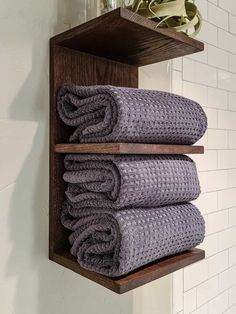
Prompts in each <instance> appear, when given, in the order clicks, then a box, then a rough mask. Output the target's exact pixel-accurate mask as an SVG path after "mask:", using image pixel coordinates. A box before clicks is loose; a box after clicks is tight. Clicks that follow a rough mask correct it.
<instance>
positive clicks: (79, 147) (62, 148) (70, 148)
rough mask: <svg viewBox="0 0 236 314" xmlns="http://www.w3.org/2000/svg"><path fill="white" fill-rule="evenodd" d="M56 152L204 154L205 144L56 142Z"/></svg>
mask: <svg viewBox="0 0 236 314" xmlns="http://www.w3.org/2000/svg"><path fill="white" fill-rule="evenodd" d="M54 151H55V152H56V153H62V154H159V155H166V154H170V155H172V154H173V155H176V154H203V153H204V147H203V146H191V145H165V144H137V143H102V144H56V145H55V146H54Z"/></svg>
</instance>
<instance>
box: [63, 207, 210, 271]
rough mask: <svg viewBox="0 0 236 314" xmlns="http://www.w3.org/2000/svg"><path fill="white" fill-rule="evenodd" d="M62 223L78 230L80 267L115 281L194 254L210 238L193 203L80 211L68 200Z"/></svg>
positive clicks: (74, 250) (75, 248)
mask: <svg viewBox="0 0 236 314" xmlns="http://www.w3.org/2000/svg"><path fill="white" fill-rule="evenodd" d="M71 213H72V214H73V216H74V217H72V216H71V215H70V214H71ZM62 223H63V225H64V226H65V227H66V228H68V229H70V230H72V231H73V233H72V234H71V235H70V237H69V241H70V244H71V246H72V247H71V254H72V255H74V256H77V259H78V262H79V264H80V265H81V266H82V267H84V268H86V269H89V270H92V271H96V272H98V273H101V274H104V275H107V276H111V277H115V276H120V275H124V274H127V273H129V272H130V271H132V270H134V269H136V268H138V267H140V266H143V265H145V264H147V263H150V262H152V261H155V260H158V259H160V258H162V257H165V256H169V255H172V254H176V253H179V252H182V251H185V250H189V249H191V248H193V247H195V246H197V245H199V244H200V243H201V242H202V241H203V239H204V234H205V223H204V219H203V217H202V216H201V214H200V212H199V211H198V209H197V208H196V207H195V206H194V205H192V204H181V205H171V206H166V207H159V208H149V209H144V208H136V209H124V210H121V211H114V210H106V209H84V210H77V211H76V212H75V210H74V209H72V207H71V205H70V204H69V202H65V203H64V208H63V211H62Z"/></svg>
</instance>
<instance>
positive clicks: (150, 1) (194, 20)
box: [127, 0, 202, 37]
mask: <svg viewBox="0 0 236 314" xmlns="http://www.w3.org/2000/svg"><path fill="white" fill-rule="evenodd" d="M131 1H132V3H131V4H130V5H128V6H127V8H128V9H130V10H132V11H134V12H136V13H138V14H140V15H142V16H144V17H146V18H148V19H152V20H154V21H156V22H157V27H158V26H159V27H169V28H173V29H175V30H176V31H177V32H184V33H186V34H187V35H188V36H191V37H194V36H196V35H197V34H198V33H199V31H200V29H201V25H202V17H201V14H200V12H199V10H198V8H197V6H196V4H195V0H131Z"/></svg>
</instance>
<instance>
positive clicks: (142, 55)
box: [52, 8, 204, 66]
mask: <svg viewBox="0 0 236 314" xmlns="http://www.w3.org/2000/svg"><path fill="white" fill-rule="evenodd" d="M52 43H53V44H57V45H60V46H64V47H68V48H72V49H75V50H79V51H84V52H87V53H90V54H92V55H96V56H101V57H105V58H108V59H111V60H115V61H120V62H123V63H127V64H133V65H135V66H143V65H147V64H151V63H155V62H160V61H164V60H169V59H173V58H177V57H180V56H184V55H187V54H192V53H195V52H198V51H202V50H203V49H204V44H203V43H202V42H199V41H197V40H195V39H193V38H190V37H188V36H187V35H186V34H184V33H178V32H176V31H175V30H172V29H169V28H157V27H156V23H155V22H154V21H151V20H149V19H146V18H144V17H142V16H140V15H138V14H136V13H134V12H132V11H130V10H127V9H123V8H119V9H116V10H114V11H111V12H109V13H107V14H104V15H102V16H99V17H97V18H95V19H93V20H91V21H89V22H86V23H84V24H81V25H79V26H77V27H75V28H72V29H71V30H68V31H66V32H64V33H61V34H60V35H57V36H55V37H54V38H53V39H52Z"/></svg>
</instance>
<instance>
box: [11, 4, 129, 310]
mask: <svg viewBox="0 0 236 314" xmlns="http://www.w3.org/2000/svg"><path fill="white" fill-rule="evenodd" d="M80 2H81V3H82V1H78V0H77V1H76V0H71V1H68V0H67V1H66V0H58V1H53V3H54V4H55V5H54V7H53V8H52V7H51V9H52V10H53V12H52V20H55V21H56V22H55V24H54V25H52V23H53V22H51V21H50V20H45V21H44V20H43V19H44V12H39V14H42V16H36V18H37V19H39V20H40V19H42V21H41V22H40V23H42V24H41V27H40V28H39V30H36V31H35V32H36V33H35V35H34V36H33V37H34V38H33V40H32V42H30V43H29V44H30V45H31V46H32V68H31V71H30V73H29V75H28V77H27V79H26V80H25V81H24V83H23V84H22V87H21V89H20V91H19V92H18V94H17V95H16V97H15V100H14V101H13V102H12V105H11V107H10V108H9V116H10V119H12V120H20V121H25V123H27V122H29V121H31V122H32V121H33V122H35V123H36V124H37V131H36V134H35V136H34V139H33V144H32V147H31V150H30V153H29V154H28V155H27V157H26V158H25V160H24V163H23V165H22V169H21V171H20V173H19V175H18V177H17V180H16V183H15V186H14V191H13V195H12V199H11V203H10V210H9V216H8V228H9V238H10V241H11V244H12V248H11V252H10V254H9V257H8V265H7V275H8V276H12V277H15V278H16V281H17V283H16V289H15V299H14V305H13V308H14V309H13V313H14V314H65V313H66V314H70V313H71V314H72V313H75V312H77V313H80V314H93V313H103V314H108V313H109V314H110V313H113V314H116V313H117V314H118V313H119V314H120V313H122V314H126V313H127V314H131V313H132V294H131V293H128V294H126V295H124V296H118V295H115V294H114V293H112V292H110V291H108V290H106V289H105V288H102V287H100V286H98V285H96V284H94V283H92V282H89V281H88V280H86V279H84V278H82V277H80V276H79V275H77V274H74V273H72V272H71V271H69V270H66V269H65V268H63V267H60V266H59V265H57V264H55V263H53V262H51V261H49V260H48V182H49V174H48V173H49V171H48V170H49V169H48V158H49V156H48V121H49V119H48V112H49V92H48V86H49V82H48V39H49V37H50V36H52V35H53V34H56V33H58V32H60V31H62V30H65V29H66V28H68V26H72V25H74V24H75V22H76V21H77V23H78V22H82V21H83V18H82V16H83V14H82V13H81V12H80V14H79V15H78V13H76V12H78V11H80V10H79V7H78V6H79V5H80ZM46 8H47V6H46ZM75 8H78V10H75ZM25 14H27V12H26V13H25ZM28 14H29V13H28ZM54 15H55V16H54ZM47 16H48V15H46V17H47ZM53 16H54V17H53ZM16 158H17V156H16Z"/></svg>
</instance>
